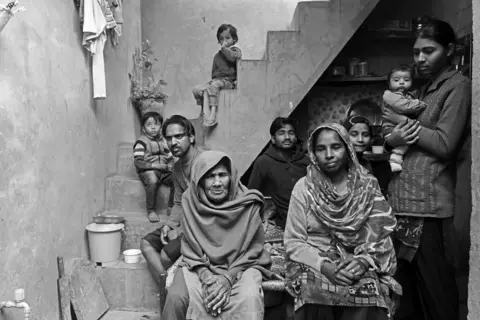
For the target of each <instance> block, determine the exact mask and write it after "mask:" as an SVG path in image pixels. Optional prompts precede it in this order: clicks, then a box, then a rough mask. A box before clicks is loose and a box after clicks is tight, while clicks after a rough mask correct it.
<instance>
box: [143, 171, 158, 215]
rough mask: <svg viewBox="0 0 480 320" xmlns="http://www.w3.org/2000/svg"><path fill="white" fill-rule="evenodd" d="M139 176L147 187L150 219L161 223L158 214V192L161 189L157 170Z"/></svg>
mask: <svg viewBox="0 0 480 320" xmlns="http://www.w3.org/2000/svg"><path fill="white" fill-rule="evenodd" d="M138 176H139V178H140V180H141V181H142V183H143V185H144V187H145V193H146V197H147V199H146V200H147V201H146V202H147V212H148V219H149V220H150V222H158V221H160V219H159V218H158V216H157V213H156V207H157V192H158V188H159V187H160V181H159V179H158V176H157V174H156V173H155V170H147V171H144V172H141V173H139V175H138Z"/></svg>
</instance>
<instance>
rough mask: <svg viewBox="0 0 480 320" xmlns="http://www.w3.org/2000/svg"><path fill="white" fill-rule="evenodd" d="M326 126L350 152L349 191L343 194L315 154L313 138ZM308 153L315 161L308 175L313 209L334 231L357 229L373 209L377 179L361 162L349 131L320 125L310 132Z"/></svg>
mask: <svg viewBox="0 0 480 320" xmlns="http://www.w3.org/2000/svg"><path fill="white" fill-rule="evenodd" d="M326 129H328V130H332V131H335V132H336V133H337V134H338V135H339V136H340V139H341V140H342V141H343V143H344V144H345V146H346V150H347V152H348V156H349V160H348V161H347V166H348V183H347V188H348V191H347V193H346V194H343V195H340V194H338V193H337V192H336V190H335V187H334V185H333V183H332V181H331V180H330V178H329V176H328V175H327V174H326V173H325V172H323V171H322V170H321V169H320V167H319V166H318V161H317V158H316V157H315V150H314V149H315V146H314V145H313V144H314V142H315V141H313V138H314V137H315V136H317V137H318V135H319V132H320V131H321V130H326ZM308 153H309V155H310V159H311V161H312V164H311V165H310V166H308V169H307V177H306V187H307V194H308V198H309V205H310V208H311V209H312V211H313V212H314V213H315V214H316V216H317V217H318V219H320V220H321V221H322V223H324V224H325V225H326V226H327V227H329V228H330V229H331V230H332V231H340V232H342V231H347V232H348V231H358V230H359V229H360V228H361V226H362V225H363V224H364V223H365V221H366V220H367V219H368V216H369V214H370V212H371V210H372V208H373V205H374V201H375V196H376V195H377V185H378V182H377V181H376V179H375V178H374V177H373V176H371V175H369V174H368V172H367V171H366V169H365V168H364V167H363V166H362V165H361V164H360V163H359V162H358V159H357V155H356V153H355V151H354V148H353V145H352V144H351V143H350V140H349V137H348V132H347V130H346V129H345V128H344V127H343V126H341V125H340V124H337V123H332V124H323V125H320V126H319V127H317V128H316V129H315V130H314V131H313V132H312V134H311V135H310V138H309V140H308Z"/></svg>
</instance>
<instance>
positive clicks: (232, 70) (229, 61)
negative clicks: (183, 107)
mask: <svg viewBox="0 0 480 320" xmlns="http://www.w3.org/2000/svg"><path fill="white" fill-rule="evenodd" d="M217 40H218V43H219V44H220V51H218V52H217V53H216V54H215V56H214V57H213V67H212V80H210V81H209V82H207V83H205V84H201V85H197V86H195V88H193V96H194V97H195V100H196V101H197V105H199V106H200V107H201V108H202V111H201V113H200V116H201V117H203V116H204V111H205V109H207V108H208V107H210V113H209V114H208V115H207V116H206V118H205V119H204V122H203V125H204V126H205V127H213V126H215V125H216V124H217V108H218V96H219V94H220V90H221V89H233V88H234V86H235V80H236V79H237V60H238V59H240V58H241V57H242V51H240V49H239V48H238V47H235V46H234V45H235V44H236V43H237V42H238V36H237V29H236V28H235V27H234V26H232V25H231V24H222V25H221V26H220V27H219V28H218V30H217Z"/></svg>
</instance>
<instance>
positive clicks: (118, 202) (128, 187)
mask: <svg viewBox="0 0 480 320" xmlns="http://www.w3.org/2000/svg"><path fill="white" fill-rule="evenodd" d="M169 194H170V188H168V187H167V186H164V185H161V186H160V189H159V191H158V194H157V212H166V210H167V207H168V197H169ZM105 209H106V210H107V211H112V210H114V211H119V212H145V215H146V200H145V189H144V187H143V184H142V182H141V181H140V180H138V179H134V178H131V177H124V176H119V175H114V176H110V177H107V178H106V181H105Z"/></svg>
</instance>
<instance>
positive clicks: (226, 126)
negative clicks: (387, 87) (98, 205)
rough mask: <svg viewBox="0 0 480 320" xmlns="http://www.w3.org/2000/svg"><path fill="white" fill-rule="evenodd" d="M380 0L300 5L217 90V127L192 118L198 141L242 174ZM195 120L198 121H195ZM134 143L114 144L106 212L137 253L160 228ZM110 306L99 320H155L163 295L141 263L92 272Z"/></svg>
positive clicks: (162, 211)
mask: <svg viewBox="0 0 480 320" xmlns="http://www.w3.org/2000/svg"><path fill="white" fill-rule="evenodd" d="M378 1H379V0H330V1H328V0H325V1H310V2H300V3H298V5H297V9H296V11H295V14H294V17H293V20H292V23H291V28H290V30H285V31H269V32H268V34H267V46H266V52H265V55H264V58H263V59H262V60H242V61H239V62H238V83H237V89H236V90H224V91H222V92H221V96H220V98H221V100H220V108H219V111H220V112H219V115H218V117H219V124H218V126H217V127H216V128H215V129H214V130H212V131H207V132H205V131H204V130H203V128H201V126H200V125H199V119H196V120H195V128H196V130H197V144H198V142H200V141H201V142H200V144H203V141H205V145H204V147H206V148H214V149H217V150H223V151H226V152H228V153H229V154H230V155H231V156H232V157H233V158H234V159H236V164H237V165H238V166H239V170H240V171H241V173H243V172H244V171H245V170H246V169H247V168H248V167H249V166H250V164H251V163H252V161H253V160H254V159H255V157H256V156H257V154H258V153H259V152H260V150H262V148H263V147H264V146H265V144H266V143H267V141H268V139H269V138H270V137H269V135H268V126H269V125H270V123H271V121H272V119H273V118H274V117H276V116H287V115H288V114H290V113H291V112H292V111H293V110H292V109H290V107H289V102H292V103H293V106H294V107H296V106H297V105H298V104H299V103H300V101H301V100H302V99H303V98H304V96H305V95H306V94H307V93H308V91H309V90H310V89H311V87H312V86H313V85H314V84H315V82H316V81H317V80H318V78H319V77H320V76H321V75H322V74H323V72H324V71H325V70H326V69H327V67H328V66H329V65H330V63H331V62H332V61H333V59H334V58H335V57H336V56H337V54H338V53H339V52H340V50H341V49H342V48H343V47H344V45H345V44H346V43H347V41H348V40H349V39H350V38H351V37H352V35H353V34H354V33H355V31H356V30H357V29H358V27H359V26H360V25H361V24H362V22H363V21H364V20H365V18H366V17H367V16H368V14H369V13H370V12H371V11H372V10H373V8H374V7H375V5H376V4H377V3H378ZM197 122H198V123H197ZM132 146H133V143H124V144H121V145H119V146H118V155H117V165H116V173H115V174H114V175H111V176H109V177H107V178H106V184H105V212H104V214H115V215H121V216H124V217H125V219H126V221H125V236H124V239H123V241H122V250H124V249H131V248H139V247H140V241H141V238H142V237H143V236H144V235H145V234H147V233H148V232H150V231H152V230H154V229H155V228H157V227H158V225H159V224H152V223H150V222H149V221H148V219H147V214H146V210H145V191H144V188H143V185H142V183H141V182H140V180H139V179H138V176H137V174H136V172H135V168H134V166H133V158H132ZM168 192H169V190H168V188H166V187H161V189H160V192H159V198H158V204H159V206H158V214H159V216H160V219H162V220H163V219H166V218H167V216H166V203H167V199H168ZM96 274H97V277H98V278H99V280H100V283H101V284H102V287H103V290H104V292H105V295H106V297H107V301H108V303H109V305H110V309H111V310H110V311H109V313H108V314H107V315H106V316H105V317H103V318H102V319H104V318H105V319H110V318H111V319H125V320H137V319H141V318H142V317H143V316H145V315H147V316H148V317H151V318H152V319H153V317H154V316H157V317H158V311H159V306H160V302H159V294H160V290H159V287H158V286H157V284H156V282H155V281H154V279H153V278H152V276H151V275H150V273H149V272H148V269H147V265H146V263H145V261H144V260H142V262H141V263H139V264H134V265H129V264H125V263H124V262H123V261H119V262H118V263H114V264H112V265H110V266H108V267H97V268H96Z"/></svg>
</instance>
